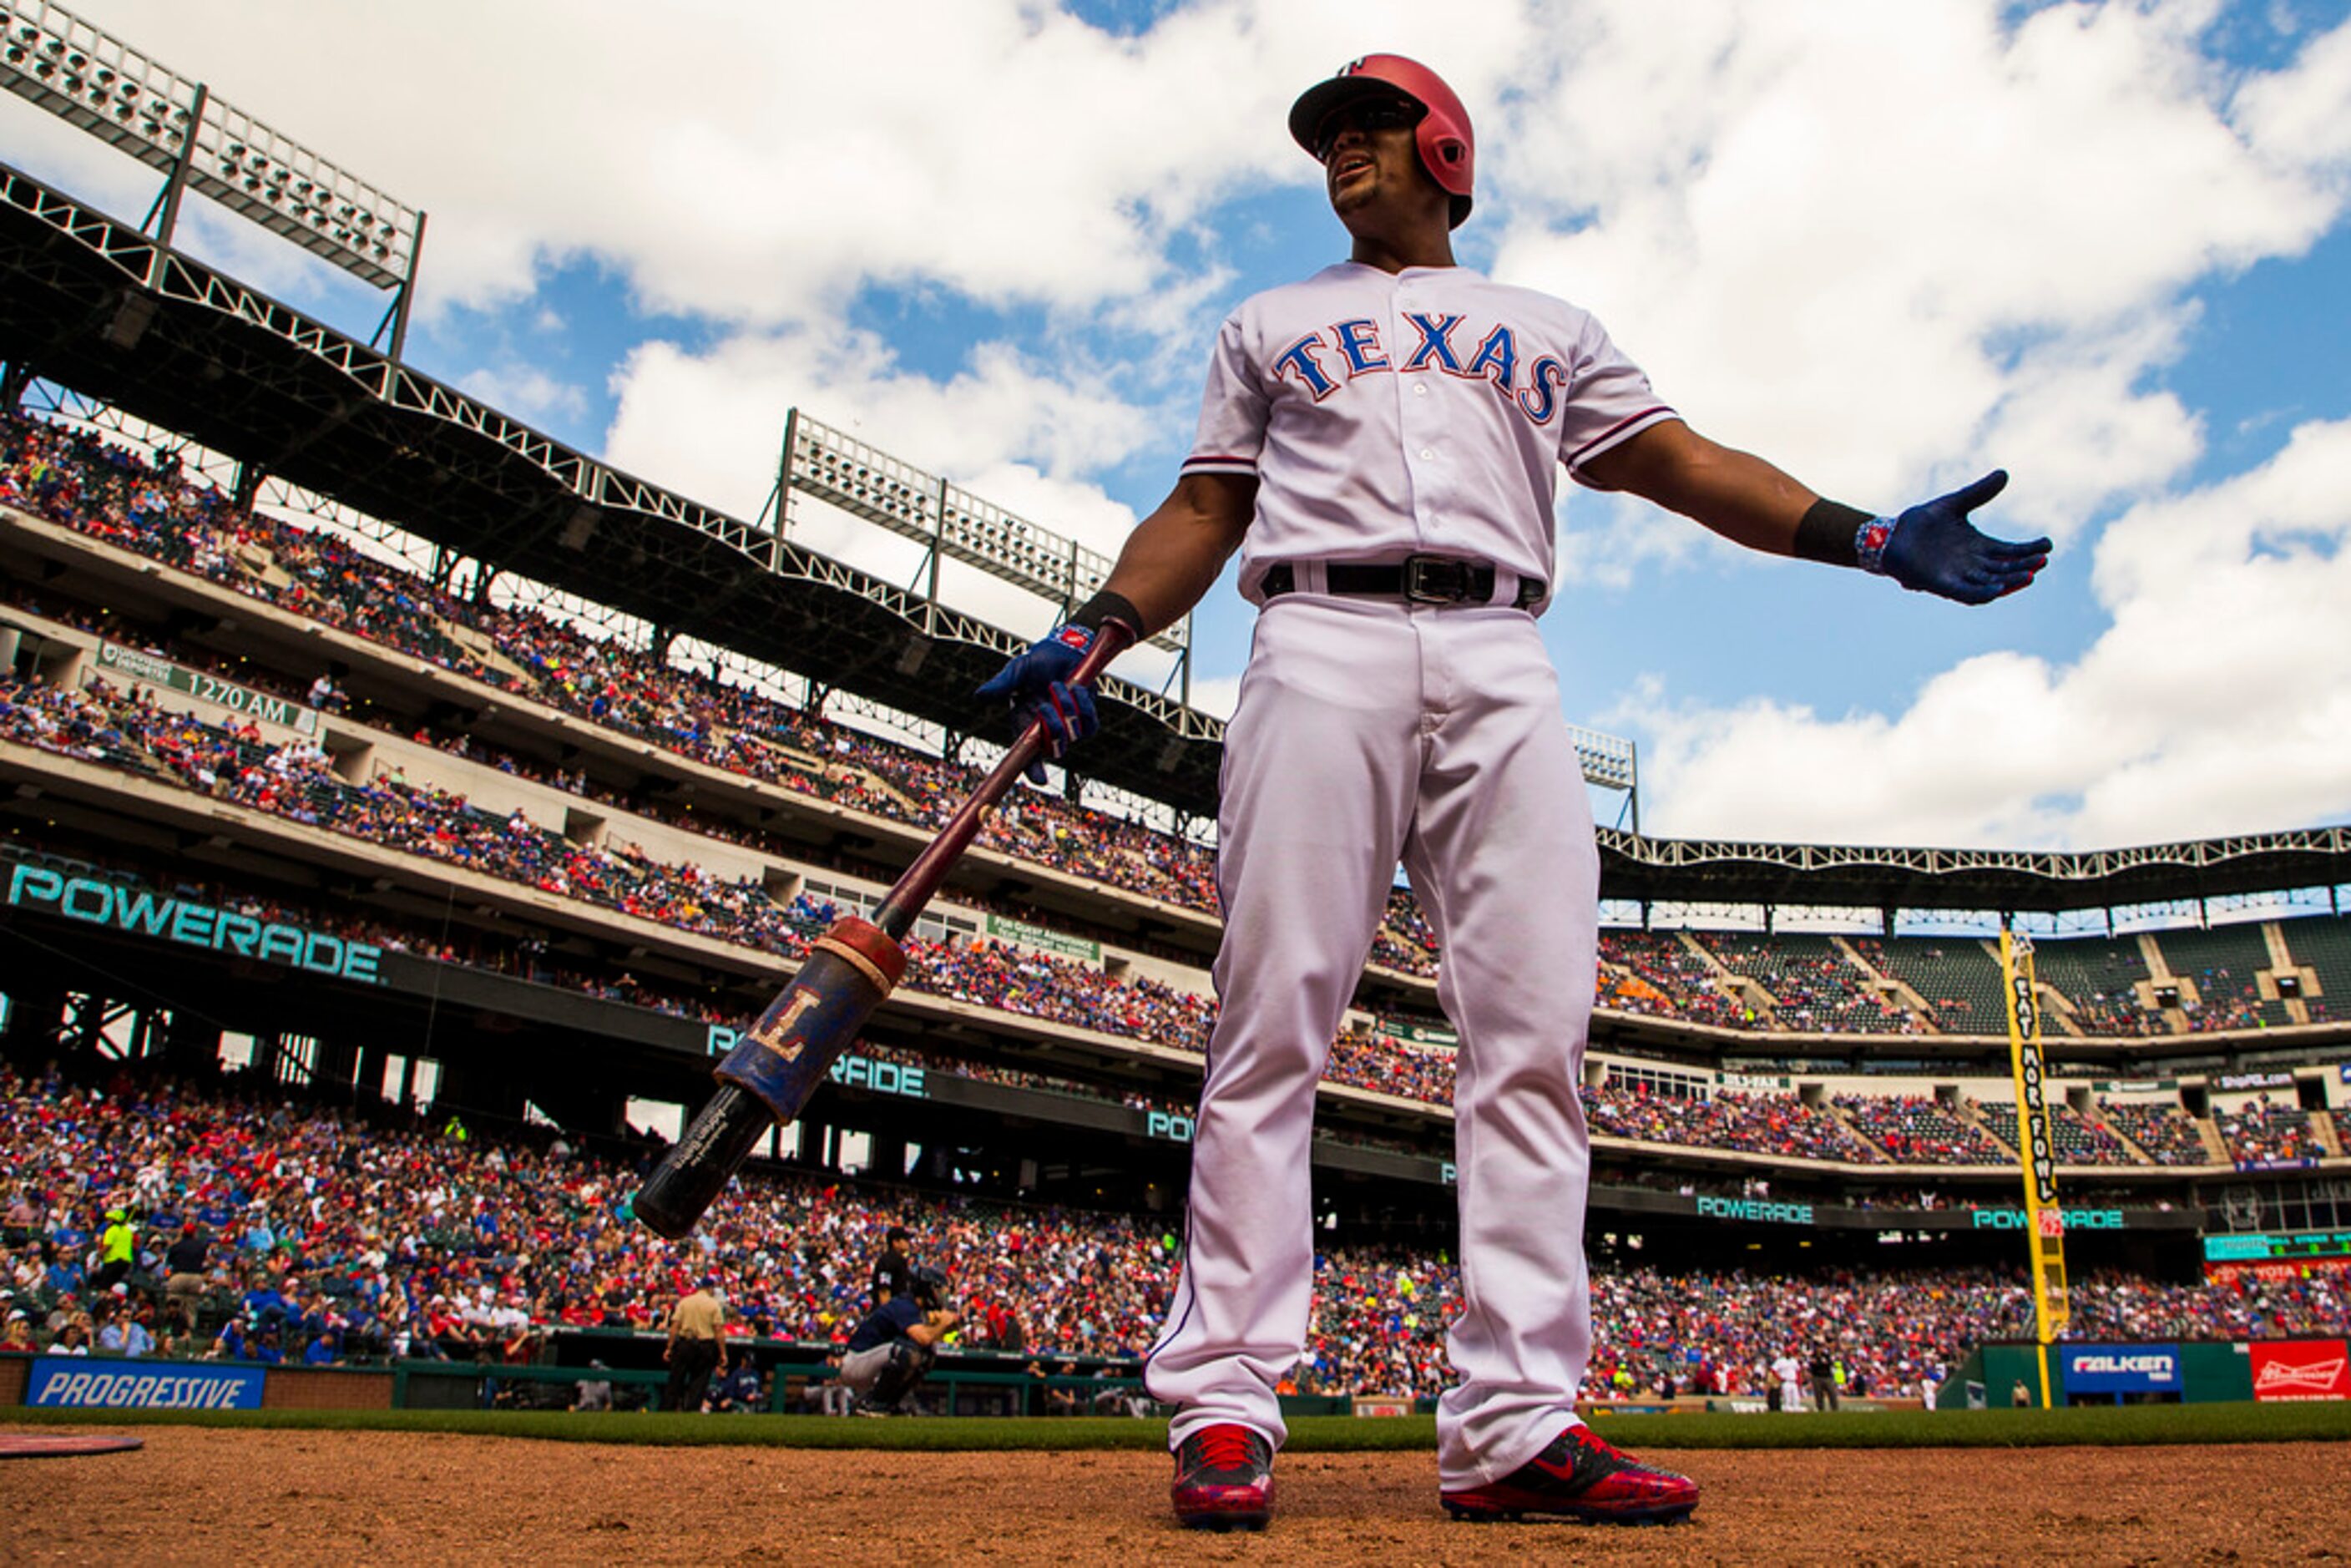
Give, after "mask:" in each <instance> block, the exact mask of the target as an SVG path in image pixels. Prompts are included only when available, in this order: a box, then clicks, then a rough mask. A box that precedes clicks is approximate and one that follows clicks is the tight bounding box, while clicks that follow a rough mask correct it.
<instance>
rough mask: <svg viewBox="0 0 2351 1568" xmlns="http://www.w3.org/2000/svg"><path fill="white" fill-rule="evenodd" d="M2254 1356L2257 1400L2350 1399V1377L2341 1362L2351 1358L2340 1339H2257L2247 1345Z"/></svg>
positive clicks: (2254, 1380)
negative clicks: (2264, 1341) (2265, 1341)
mask: <svg viewBox="0 0 2351 1568" xmlns="http://www.w3.org/2000/svg"><path fill="white" fill-rule="evenodd" d="M2249 1348H2250V1350H2251V1352H2252V1358H2253V1397H2254V1398H2256V1399H2351V1377H2346V1376H2345V1375H2344V1364H2345V1363H2346V1361H2351V1352H2346V1348H2345V1344H2344V1342H2343V1341H2341V1340H2339V1339H2298V1340H2283V1341H2272V1342H2270V1343H2261V1342H2259V1341H2256V1342H2255V1343H2253V1344H2252V1346H2250V1347H2249Z"/></svg>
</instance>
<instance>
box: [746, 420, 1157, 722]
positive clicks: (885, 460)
mask: <svg viewBox="0 0 2351 1568" xmlns="http://www.w3.org/2000/svg"><path fill="white" fill-rule="evenodd" d="M792 490H798V491H799V492H801V493H802V494H803V495H807V496H811V497H815V498H816V499H818V500H820V501H823V502H825V503H827V504H828V505H831V506H834V507H840V508H841V510H842V511H844V512H848V513H850V514H851V515H852V516H854V517H862V518H863V519H865V520H866V521H867V522H869V523H872V524H873V525H875V526H876V527H877V528H887V529H888V530H889V531H890V532H892V533H893V534H896V535H898V536H899V537H900V538H907V539H912V540H914V542H915V543H916V544H919V545H921V546H923V547H924V548H925V549H926V550H928V551H929V552H930V557H931V560H932V561H933V563H934V566H935V562H936V561H937V560H939V559H942V558H944V559H950V560H956V561H960V562H962V563H963V564H964V565H966V566H968V567H972V568H975V569H976V570H980V571H983V572H986V573H987V575H988V576H990V577H993V578H995V579H997V580H998V581H1002V582H1008V583H1010V584H1012V585H1013V586H1014V587H1016V588H1019V589H1022V590H1024V591H1027V592H1029V593H1033V594H1035V595H1036V596H1037V597H1038V598H1040V599H1043V600H1046V601H1049V602H1051V603H1057V604H1059V605H1061V607H1062V608H1063V609H1064V610H1067V609H1069V608H1071V607H1072V606H1074V605H1076V604H1078V603H1080V602H1081V601H1084V600H1086V599H1088V598H1090V597H1091V596H1092V594H1093V591H1095V590H1096V589H1098V588H1100V587H1101V586H1102V583H1103V582H1104V580H1107V579H1108V578H1109V576H1110V569H1111V559H1110V558H1109V557H1108V556H1105V555H1102V553H1100V552H1099V551H1096V550H1090V549H1086V548H1085V547H1084V546H1083V545H1081V544H1080V543H1079V542H1078V541H1077V540H1075V539H1073V538H1069V537H1068V536H1067V535H1065V534H1057V533H1054V532H1053V531H1052V530H1051V529H1050V528H1043V527H1041V526H1040V525H1039V524H1036V523H1032V522H1030V521H1029V519H1028V518H1026V517H1020V516H1019V515H1017V514H1015V513H1012V512H1008V511H1006V510H1005V509H1004V508H1003V507H999V506H997V505H996V504H995V503H993V502H991V501H986V500H982V499H981V498H980V497H977V496H975V495H973V494H971V493H970V492H969V491H967V490H965V489H963V488H961V487H959V486H955V485H950V484H948V483H947V482H946V480H945V479H942V478H940V477H939V476H937V475H935V474H929V473H925V471H924V470H922V469H920V468H917V467H915V466H914V465H913V464H911V463H908V462H905V461H904V459H901V458H897V457H893V456H891V455H889V454H888V453H886V452H883V451H880V450H878V449H876V448H874V447H872V446H868V445H867V444H865V443H863V442H862V441H860V440H858V439H857V438H856V437H855V436H853V435H845V434H842V433H841V432H840V431H838V430H833V429H831V428H830V427H828V426H826V425H822V424H820V423H817V422H816V421H815V420H813V419H810V417H809V416H808V415H806V414H804V413H801V412H800V411H799V410H798V409H793V410H792V411H791V412H790V413H789V415H787V416H786V419H785V423H784V461H783V471H782V474H781V476H779V478H778V492H779V493H788V492H789V491H792ZM931 579H932V584H933V588H932V592H933V596H934V597H935V596H936V591H937V590H936V582H937V574H936V571H935V570H933V572H932V574H931ZM1191 625H1192V622H1191V618H1190V617H1188V616H1186V618H1185V619H1184V620H1183V621H1180V622H1177V623H1176V624H1175V625H1173V626H1170V627H1169V628H1167V629H1166V630H1165V631H1164V632H1160V633H1159V635H1157V636H1155V637H1154V638H1152V639H1151V643H1152V645H1153V646H1154V647H1156V648H1163V649H1165V650H1166V651H1167V652H1169V653H1174V654H1175V655H1176V656H1177V657H1178V658H1179V659H1185V661H1186V673H1187V678H1188V664H1189V661H1188V659H1187V658H1186V653H1187V650H1188V649H1189V648H1190V646H1191Z"/></svg>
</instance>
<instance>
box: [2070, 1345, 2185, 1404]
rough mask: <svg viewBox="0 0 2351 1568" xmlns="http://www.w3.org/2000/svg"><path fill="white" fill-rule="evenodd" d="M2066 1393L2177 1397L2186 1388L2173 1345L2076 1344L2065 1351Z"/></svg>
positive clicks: (2175, 1347)
mask: <svg viewBox="0 0 2351 1568" xmlns="http://www.w3.org/2000/svg"><path fill="white" fill-rule="evenodd" d="M2063 1373H2064V1381H2065V1392H2066V1393H2067V1394H2069V1395H2072V1394H2178V1393H2179V1392H2180V1391H2181V1390H2182V1389H2183V1388H2185V1387H2186V1386H2187V1383H2186V1380H2185V1379H2183V1378H2182V1377H2181V1376H2180V1372H2179V1346H2178V1345H2172V1344H2073V1345H2067V1346H2066V1347H2065V1349H2064V1365H2063Z"/></svg>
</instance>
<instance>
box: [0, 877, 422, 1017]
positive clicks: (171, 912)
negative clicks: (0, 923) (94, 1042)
mask: <svg viewBox="0 0 2351 1568" xmlns="http://www.w3.org/2000/svg"><path fill="white" fill-rule="evenodd" d="M7 878H8V885H7V902H8V904H9V906H10V907H11V908H15V909H30V910H36V911H38V912H39V913H41V914H44V915H64V916H66V917H67V918H68V919H70V920H81V921H87V922H88V923H89V924H90V925H105V926H111V927H113V928H115V929H117V930H120V931H123V932H125V933H128V934H130V935H131V936H153V937H157V938H160V939H161V940H163V941H166V942H179V943H184V944H185V945H187V946H191V947H206V948H210V949H212V950H213V951H214V952H217V953H226V954H229V955H231V956H235V957H239V958H258V959H260V960H262V961H263V962H265V963H270V964H283V965H285V966H286V967H288V968H293V969H306V970H308V971H309V972H310V973H312V974H314V975H331V976H333V977H336V978H337V979H343V980H353V981H357V982H358V983H360V984H361V985H368V986H380V985H381V984H383V977H382V976H381V975H380V974H378V973H377V967H378V966H379V965H381V963H382V961H383V949H382V948H381V947H378V946H375V945H374V944H373V943H371V942H358V941H353V940H351V939H350V938H348V937H342V936H333V935H331V934H329V933H328V932H324V931H314V930H311V929H310V928H309V927H308V926H304V925H281V924H280V923H278V922H277V921H274V920H263V919H261V918H259V917H258V916H256V915H246V914H242V913H240V912H238V911H236V910H234V909H215V908H214V907H213V906H212V905H211V904H197V903H195V902H193V900H190V899H184V898H181V897H178V896H176V895H174V894H157V893H155V892H154V891H153V890H152V889H150V888H144V887H137V886H133V885H131V884H129V883H117V882H113V881H110V880H107V879H105V878H104V877H102V876H68V875H67V874H65V873H62V872H59V871H55V870H52V869H50V868H49V867H47V866H37V865H27V864H25V863H23V862H7Z"/></svg>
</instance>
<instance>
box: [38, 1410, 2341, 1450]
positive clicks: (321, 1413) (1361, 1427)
mask: <svg viewBox="0 0 2351 1568" xmlns="http://www.w3.org/2000/svg"><path fill="white" fill-rule="evenodd" d="M17 1425H39V1426H75V1427H85V1426H86V1427H147V1426H170V1427H225V1428H229V1429H233V1430H235V1429H244V1430H279V1431H305V1432H438V1433H458V1434H465V1435H468V1436H476V1437H538V1438H543V1439H551V1440H554V1441H557V1442H568V1443H639V1444H737V1445H741V1446H744V1447H751V1448H760V1447H764V1448H876V1449H888V1448H905V1449H928V1450H944V1449H991V1448H1061V1449H1070V1448H1142V1449H1156V1448H1165V1446H1166V1440H1167V1439H1166V1430H1167V1429H1166V1426H1165V1423H1163V1422H1159V1421H1134V1420H1118V1419H1069V1420H1047V1419H1027V1420H1022V1419H1005V1420H992V1419H986V1418H982V1417H975V1416H964V1417H957V1418H955V1419H944V1418H923V1417H904V1418H893V1419H890V1420H885V1421H859V1420H845V1419H840V1418H830V1417H826V1416H658V1415H595V1416H588V1415H570V1414H566V1413H563V1412H559V1411H558V1412H529V1411H515V1412H508V1411H490V1410H480V1411H475V1410H223V1411H180V1410H168V1411H139V1410H42V1409H34V1408H23V1407H20V1408H16V1409H13V1410H5V1411H0V1427H6V1426H17ZM1593 1427H1594V1429H1595V1430H1597V1431H1599V1432H1600V1433H1601V1434H1602V1435H1604V1436H1605V1437H1608V1438H1609V1439H1610V1440H1611V1441H1613V1442H1616V1443H1620V1444H1623V1445H1624V1446H1625V1447H1627V1448H1636V1449H1638V1448H2042V1447H2066V1446H2073V1445H2080V1444H2098V1445H2118V1446H2127V1445H2138V1444H2149V1443H2278V1442H2301V1441H2311V1440H2320V1441H2325V1440H2334V1441H2340V1440H2342V1439H2345V1438H2351V1404H2346V1403H2311V1404H2294V1405H2252V1404H2244V1405H2161V1406H2130V1407H2122V1408H2118V1407H2116V1406H2105V1407H2098V1406H2085V1407H2082V1408H2078V1409H2070V1410H1955V1411H1946V1412H1942V1413H1939V1414H1935V1415H1929V1414H1927V1413H1925V1412H1923V1411H1900V1412H1886V1413H1873V1414H1868V1415H1844V1416H1840V1415H1826V1416H1813V1415H1802V1416H1686V1415H1674V1416H1601V1417H1599V1418H1598V1419H1597V1420H1595V1421H1594V1422H1593ZM1436 1446H1437V1425H1436V1422H1435V1421H1434V1420H1433V1419H1432V1418H1430V1417H1428V1416H1405V1417H1388V1418H1380V1419H1374V1418H1370V1417H1357V1416H1313V1417H1306V1418H1301V1419H1300V1420H1297V1421H1293V1422H1292V1423H1290V1442H1289V1444H1288V1450H1289V1451H1290V1452H1291V1453H1348V1452H1359V1451H1364V1450H1371V1449H1388V1448H1398V1449H1413V1448H1429V1449H1433V1448H1435V1447H1436Z"/></svg>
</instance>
